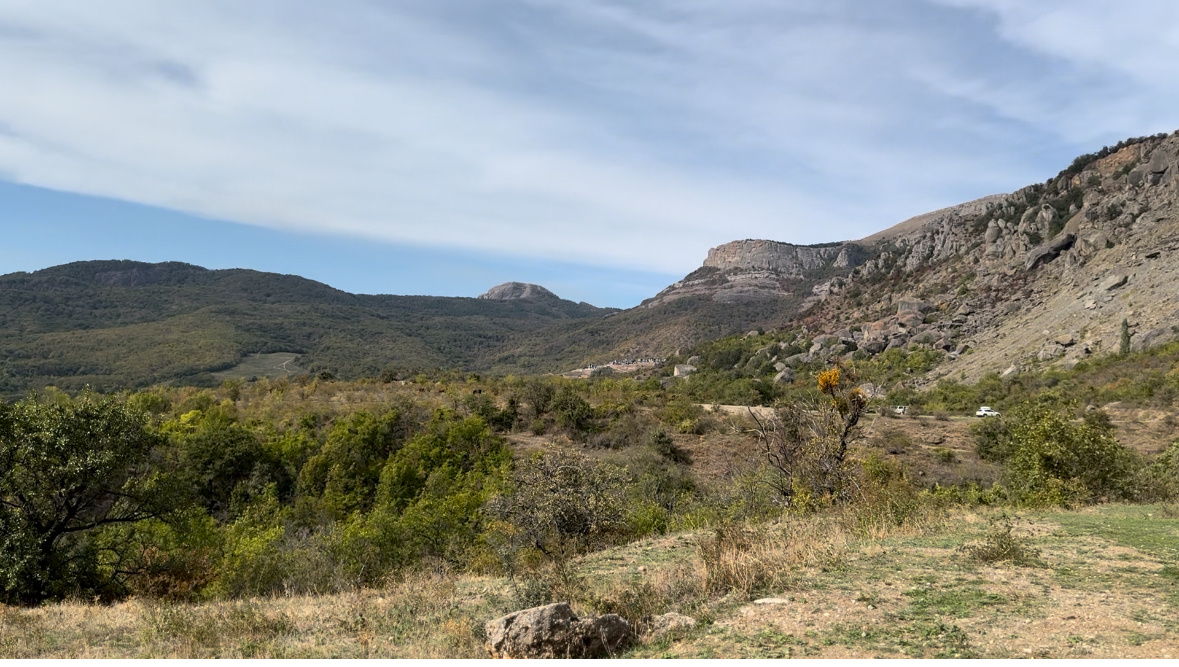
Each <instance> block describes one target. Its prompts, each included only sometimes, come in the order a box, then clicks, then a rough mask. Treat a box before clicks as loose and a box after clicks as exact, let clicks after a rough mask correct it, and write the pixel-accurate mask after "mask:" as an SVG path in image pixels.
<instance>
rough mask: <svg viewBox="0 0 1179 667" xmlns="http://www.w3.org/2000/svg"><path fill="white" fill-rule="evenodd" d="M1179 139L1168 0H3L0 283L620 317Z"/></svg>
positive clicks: (1177, 36)
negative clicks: (684, 283)
mask: <svg viewBox="0 0 1179 667" xmlns="http://www.w3.org/2000/svg"><path fill="white" fill-rule="evenodd" d="M1176 129H1179V3H1174V2H1172V1H1157V2H1156V1H1145V0H1144V1H1138V2H1135V1H1133V0H1126V1H1124V2H1119V3H1112V2H1108V1H1100V2H1099V1H1095V0H1071V1H1069V2H1061V1H1048V0H880V1H876V2H871V3H868V2H862V1H852V0H816V1H811V0H791V1H790V2H783V1H781V0H726V1H725V2H716V1H715V0H709V1H704V0H645V1H642V2H634V1H632V2H622V1H619V0H578V1H577V2H568V1H567V0H479V1H478V2H473V1H471V0H465V1H463V2H459V1H457V0H399V1H398V2H376V1H366V0H336V1H335V2H332V3H324V2H318V1H316V2H312V1H309V0H282V1H269V0H252V1H251V2H249V3H242V2H236V1H232V0H201V1H200V2H196V1H191V2H184V1H182V0H177V1H176V2H168V3H159V2H151V1H149V0H73V1H71V0H55V1H54V2H45V1H44V0H0V235H2V237H3V240H0V273H8V272H11V271H30V270H36V269H38V268H43V267H46V266H50V265H54V264H60V263H65V262H69V261H78V260H86V259H136V260H142V261H165V260H176V261H186V262H191V263H194V264H200V265H202V266H207V267H209V268H229V267H242V268H253V269H259V270H266V271H275V272H280V273H294V274H299V275H303V276H306V277H308V278H312V279H315V280H320V281H323V282H326V283H328V284H330V285H333V286H334V287H338V288H340V289H346V290H348V291H352V292H363V293H393V294H436V295H445V296H475V295H477V294H479V293H481V292H483V291H485V290H486V289H487V288H488V287H490V286H492V285H494V284H497V283H499V282H504V281H507V280H521V281H527V282H537V283H540V284H544V285H545V286H547V287H549V288H550V289H552V290H553V291H555V292H557V293H558V294H560V295H561V296H564V297H566V298H571V299H575V300H582V301H589V302H591V303H594V304H595V305H605V306H615V307H629V306H633V305H635V304H637V303H638V302H639V301H641V300H642V299H643V298H646V297H649V296H652V295H653V294H655V293H656V292H658V291H659V290H660V289H662V288H663V287H665V286H666V285H668V284H669V283H671V282H674V281H675V280H677V279H679V278H680V277H682V276H683V275H685V274H686V273H688V272H690V271H691V270H693V269H694V268H695V267H697V266H699V265H700V263H701V261H702V260H703V258H704V256H705V254H706V253H707V251H708V249H709V248H710V247H713V246H716V245H719V244H721V243H725V242H728V241H731V240H736V239H743V238H769V239H774V240H779V241H788V242H792V243H819V242H827V241H837V240H847V239H856V238H861V237H863V236H867V235H869V234H871V233H873V232H876V231H879V230H881V229H884V228H886V227H888V226H891V225H892V224H895V223H897V222H900V221H902V220H904V219H906V218H908V217H911V216H914V215H917V214H920V213H923V212H926V211H930V210H934V209H937V208H941V207H943V206H948V205H952V204H956V203H960V202H963V201H968V200H971V199H975V198H978V197H981V196H985V195H989V194H995V193H1000V192H1009V191H1012V190H1014V189H1017V188H1019V187H1022V186H1024V185H1027V184H1029V183H1033V182H1038V181H1044V180H1045V179H1046V178H1048V177H1050V176H1052V175H1054V174H1055V173H1056V172H1058V171H1059V170H1060V169H1062V168H1064V167H1065V166H1067V165H1068V164H1069V162H1071V161H1072V158H1074V157H1075V156H1077V155H1079V154H1081V153H1086V152H1092V151H1095V150H1097V149H1099V148H1101V147H1102V146H1103V145H1108V144H1113V143H1116V142H1117V141H1119V140H1121V139H1124V138H1127V137H1130V136H1140V135H1146V134H1154V133H1157V132H1170V131H1174V130H1176Z"/></svg>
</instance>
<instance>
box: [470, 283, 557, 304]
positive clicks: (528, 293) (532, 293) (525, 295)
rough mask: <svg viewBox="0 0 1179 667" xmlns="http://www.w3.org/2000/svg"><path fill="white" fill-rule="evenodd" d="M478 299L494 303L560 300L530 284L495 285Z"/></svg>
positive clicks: (538, 286) (545, 290) (543, 289)
mask: <svg viewBox="0 0 1179 667" xmlns="http://www.w3.org/2000/svg"><path fill="white" fill-rule="evenodd" d="M479 298H480V299H491V300H494V301H515V300H517V299H533V300H537V299H560V297H559V296H557V295H556V294H553V293H552V292H550V291H548V290H547V289H545V288H543V287H541V286H540V285H534V284H532V283H518V282H507V283H503V284H502V285H496V286H495V287H492V288H491V289H489V290H487V292H486V293H484V294H480V295H479Z"/></svg>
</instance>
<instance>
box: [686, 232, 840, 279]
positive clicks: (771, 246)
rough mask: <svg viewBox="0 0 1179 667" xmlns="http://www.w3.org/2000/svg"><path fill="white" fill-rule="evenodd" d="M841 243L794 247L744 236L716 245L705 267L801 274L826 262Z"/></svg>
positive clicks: (838, 249) (705, 261)
mask: <svg viewBox="0 0 1179 667" xmlns="http://www.w3.org/2000/svg"><path fill="white" fill-rule="evenodd" d="M840 250H841V246H837V245H835V246H822V247H811V246H797V245H793V244H790V243H781V242H779V241H765V240H754V239H746V240H744V241H733V242H731V243H726V244H724V245H719V246H717V247H715V248H713V249H711V250H709V251H708V257H706V258H705V259H704V266H710V267H713V268H716V269H720V270H721V271H734V270H736V271H748V270H758V269H764V270H768V271H775V272H778V273H783V274H788V275H797V276H801V275H802V274H803V272H805V271H814V270H816V269H821V268H823V267H825V266H827V265H829V264H830V263H831V262H832V260H834V259H835V258H836V257H838V256H839V251H840Z"/></svg>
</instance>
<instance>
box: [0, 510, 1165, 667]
mask: <svg viewBox="0 0 1179 667" xmlns="http://www.w3.org/2000/svg"><path fill="white" fill-rule="evenodd" d="M998 518H999V514H998V513H997V512H991V511H989V510H986V511H955V512H953V513H950V514H945V515H942V514H925V515H922V516H920V517H917V518H915V519H913V520H912V521H909V522H907V523H906V524H904V525H901V526H896V525H891V524H888V523H877V522H872V521H866V520H865V518H864V516H863V515H859V514H855V513H852V512H846V513H835V514H827V515H821V516H793V517H786V518H784V519H782V520H780V521H778V522H776V523H772V524H769V525H763V526H744V527H741V528H733V529H729V530H728V531H722V532H721V533H719V534H718V533H716V532H712V531H709V532H706V533H700V534H683V535H672V536H666V537H662V538H656V539H647V540H642V541H638V542H635V543H632V544H628V545H625V546H621V547H616V548H612V549H608V550H605V551H602V552H598V553H595V554H591V555H589V556H586V557H584V558H581V559H577V560H574V561H572V562H571V563H569V564H568V565H567V566H566V567H564V568H560V569H551V570H545V569H541V570H538V571H536V572H534V573H533V574H532V576H531V578H530V579H517V580H516V581H515V582H512V581H509V580H507V579H503V578H490V577H472V576H467V575H458V574H454V573H449V572H446V571H444V570H439V571H429V572H423V573H418V574H416V575H414V576H412V577H406V578H405V579H404V580H401V581H397V582H393V583H391V584H389V585H388V586H386V587H384V588H381V589H374V590H366V591H357V592H354V593H349V594H341V595H328V596H319V597H310V596H307V597H300V596H292V597H282V598H272V599H252V600H242V601H234V602H210V603H202V604H176V605H165V604H158V603H153V602H148V601H144V600H131V601H128V602H125V603H121V604H117V605H112V606H100V605H94V604H87V603H68V604H58V605H48V606H45V607H41V608H36V609H15V608H0V657H2V658H60V657H89V658H125V657H183V658H210V657H224V658H234V657H237V658H245V657H286V658H303V657H313V658H324V657H347V658H364V657H396V658H477V657H483V656H484V655H485V653H484V648H483V642H484V637H483V630H482V628H483V624H484V623H485V622H486V621H487V620H489V619H492V618H495V617H497V616H499V615H502V614H503V613H506V612H508V611H512V610H515V609H519V608H523V607H524V606H527V605H526V599H525V598H527V597H528V596H529V595H534V594H539V595H541V596H545V597H548V598H553V599H558V598H559V599H563V600H568V601H570V602H571V603H572V604H573V606H574V609H575V610H576V611H578V613H607V612H612V613H618V614H620V615H622V616H624V617H626V618H628V619H631V620H632V621H633V622H635V623H636V624H637V625H638V627H639V629H640V631H644V630H645V629H646V628H647V627H648V626H647V625H646V622H647V621H648V620H649V619H650V617H652V616H655V615H658V614H662V613H665V612H668V611H677V612H680V613H683V614H687V615H689V616H692V617H694V618H696V619H698V621H699V623H698V625H697V627H696V628H695V629H693V630H688V631H683V632H680V633H679V634H676V635H673V636H670V637H660V638H654V637H643V638H642V640H641V641H640V643H639V644H638V645H637V646H636V647H634V648H632V649H631V650H630V651H629V652H628V653H627V655H628V656H630V657H659V656H669V657H671V656H678V657H761V658H770V657H788V656H816V657H824V658H839V657H902V656H911V657H939V656H940V657H968V656H977V657H1026V656H1036V657H1131V656H1133V657H1156V658H1161V657H1179V650H1177V649H1176V648H1175V647H1176V646H1179V591H1177V589H1176V583H1175V582H1176V580H1179V576H1177V574H1176V567H1175V562H1176V560H1177V558H1176V556H1177V555H1179V546H1177V543H1176V542H1175V536H1176V535H1179V519H1176V513H1175V511H1174V509H1173V508H1170V507H1165V506H1153V507H1129V506H1107V507H1102V508H1097V509H1093V510H1086V511H1084V512H1044V513H1039V514H1035V513H1032V514H1023V515H1017V516H1015V517H1013V524H1012V526H1013V527H1012V529H1011V530H1010V531H1007V530H1006V529H1005V528H1004V531H1003V532H1004V538H1003V539H1004V540H1006V539H1007V538H1010V539H1011V540H1012V541H1014V542H1015V543H1017V544H1018V545H1019V546H1020V547H1021V548H1024V549H1027V550H1029V551H1034V550H1038V551H1039V553H1040V559H1041V561H1042V563H1039V565H1040V566H1039V567H1019V566H1016V565H1014V564H1013V563H1011V562H1009V561H1007V560H1002V559H1000V560H994V561H993V562H986V563H983V562H979V561H976V560H974V559H972V558H970V557H968V555H967V554H965V553H964V552H963V550H962V549H961V547H962V546H963V545H970V544H980V543H982V544H985V543H986V541H987V540H988V539H989V538H992V537H994V534H995V525H996V519H998ZM1000 521H1001V520H1000ZM530 591H531V592H530ZM759 596H765V597H767V598H770V597H771V596H772V599H770V600H762V601H761V602H762V604H753V603H751V600H754V599H757V598H758V597H759Z"/></svg>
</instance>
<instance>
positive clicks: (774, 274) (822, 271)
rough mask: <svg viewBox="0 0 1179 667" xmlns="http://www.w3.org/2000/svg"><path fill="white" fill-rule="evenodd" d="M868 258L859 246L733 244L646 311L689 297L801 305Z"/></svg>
mask: <svg viewBox="0 0 1179 667" xmlns="http://www.w3.org/2000/svg"><path fill="white" fill-rule="evenodd" d="M868 257H869V253H868V251H867V250H865V249H864V248H862V247H860V246H858V245H855V244H842V245H841V244H829V245H822V246H800V245H794V244H792V243H782V242H780V241H768V240H764V239H745V240H743V241H733V242H731V243H726V244H724V245H719V246H717V247H715V248H712V249H711V250H709V251H708V256H707V257H706V258H705V259H704V265H703V266H701V267H700V268H699V269H697V270H696V271H693V272H692V273H691V274H689V275H688V276H687V277H686V278H684V279H683V280H681V281H679V282H677V283H675V284H673V285H670V286H669V287H667V289H665V290H663V291H662V292H660V293H659V294H657V295H655V297H654V298H652V299H649V300H647V301H646V302H644V304H643V306H644V307H647V308H650V307H654V306H657V305H659V304H661V303H667V302H669V301H674V300H676V299H681V298H683V297H686V296H705V297H708V298H710V299H712V300H713V301H717V302H720V303H733V302H735V301H749V300H755V299H774V298H786V299H791V298H794V297H797V299H798V300H799V302H801V301H802V300H811V299H813V298H814V297H815V295H816V294H819V293H820V292H822V293H823V294H824V295H825V294H827V293H828V291H829V290H819V291H815V289H816V283H817V282H822V281H823V280H825V279H828V278H830V277H831V274H832V273H835V274H846V273H847V272H848V270H850V269H851V268H853V267H855V266H858V265H859V264H861V263H863V262H864V261H865V260H867V259H868ZM808 302H809V301H808ZM788 314H794V313H793V312H791V313H788Z"/></svg>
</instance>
